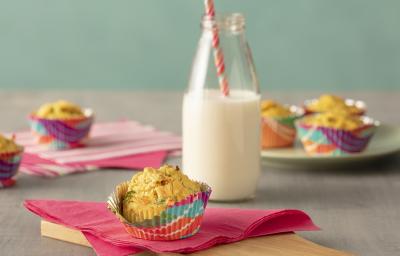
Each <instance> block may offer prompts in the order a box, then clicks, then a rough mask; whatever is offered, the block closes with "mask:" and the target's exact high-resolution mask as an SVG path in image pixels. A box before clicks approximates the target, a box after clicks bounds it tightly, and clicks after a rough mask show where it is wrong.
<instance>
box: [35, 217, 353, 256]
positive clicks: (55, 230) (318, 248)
mask: <svg viewBox="0 0 400 256" xmlns="http://www.w3.org/2000/svg"><path fill="white" fill-rule="evenodd" d="M40 227H41V235H42V236H44V237H49V238H53V239H57V240H61V241H65V242H69V243H73V244H78V245H82V246H86V247H90V248H92V246H91V245H90V243H89V242H88V240H87V239H86V237H85V236H84V235H83V234H82V233H81V232H80V231H79V230H75V229H71V228H67V227H64V226H62V225H59V224H54V223H51V222H48V221H44V220H41V225H40ZM260 240H261V241H262V242H261V243H263V244H268V246H269V247H270V248H269V249H270V250H271V251H277V253H278V252H279V251H281V250H280V249H279V248H282V245H281V244H282V240H285V245H287V247H288V248H289V247H290V248H292V249H291V250H292V251H290V250H289V249H288V250H287V251H286V253H288V252H289V251H290V255H301V254H297V253H296V252H295V251H293V250H296V249H299V252H300V253H301V251H303V252H304V251H305V250H309V254H308V255H321V256H354V254H351V253H348V252H343V251H338V250H335V249H332V248H329V247H325V246H322V245H319V244H316V243H314V242H311V241H309V240H307V239H305V238H303V237H301V236H299V235H297V234H295V233H284V234H276V235H271V236H263V237H256V238H250V239H246V240H243V241H240V242H237V243H232V244H226V245H220V246H216V247H213V248H210V249H208V250H205V251H200V252H197V253H194V254H193V255H198V256H202V255H226V253H224V251H226V250H230V251H231V252H235V251H237V252H239V251H240V250H241V248H243V247H249V248H252V247H254V246H257V244H260ZM228 246H229V248H227V247H228ZM281 253H282V251H281V252H280V253H278V254H275V253H274V255H289V254H281ZM146 255H149V254H146ZM150 255H154V254H150ZM161 255H164V256H167V255H178V254H174V253H165V254H161ZM241 255H242V254H241ZM265 255H269V254H265Z"/></svg>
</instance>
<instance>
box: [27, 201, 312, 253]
mask: <svg viewBox="0 0 400 256" xmlns="http://www.w3.org/2000/svg"><path fill="white" fill-rule="evenodd" d="M24 205H25V207H26V208H27V209H28V210H30V211H31V212H33V213H35V214H37V215H39V216H40V217H41V218H43V219H44V220H47V221H50V222H53V223H56V224H61V225H64V226H66V227H70V228H74V229H78V230H80V231H81V232H83V234H84V235H85V236H86V238H87V239H88V241H89V242H90V243H91V245H92V246H93V248H94V250H95V251H96V252H97V254H98V255H128V254H132V253H137V252H140V251H141V250H144V249H145V250H150V251H153V252H157V253H162V252H175V253H191V252H195V251H199V250H204V249H207V248H210V247H212V246H215V245H217V244H225V243H232V242H236V241H240V240H243V239H245V238H248V237H256V236H264V235H269V234H276V233H282V232H291V231H307V230H319V228H318V227H317V226H315V225H314V223H313V222H312V220H311V219H310V217H309V216H308V215H307V214H306V213H304V212H302V211H299V210H256V209H228V208H207V210H206V213H205V216H204V221H203V223H202V226H201V229H200V232H199V233H197V234H196V235H194V236H193V237H190V238H186V239H182V240H177V241H168V242H165V241H147V240H141V239H135V238H133V237H131V235H129V234H128V233H127V232H126V231H125V230H124V227H123V225H122V224H121V223H120V222H119V220H118V219H117V218H116V217H115V216H114V215H113V214H112V213H111V212H110V211H109V210H108V209H107V208H106V204H105V203H102V202H79V201H53V200H27V201H25V203H24Z"/></svg>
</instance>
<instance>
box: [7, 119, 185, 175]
mask: <svg viewBox="0 0 400 256" xmlns="http://www.w3.org/2000/svg"><path fill="white" fill-rule="evenodd" d="M15 135H16V141H17V143H19V144H21V145H23V146H24V147H25V154H24V157H23V159H22V163H21V168H20V171H21V172H23V173H27V174H30V175H37V176H45V177H57V176H60V175H65V174H70V173H76V172H87V171H91V170H96V169H99V168H126V169H141V168H144V167H147V166H152V167H159V166H160V165H161V164H162V163H163V161H164V160H165V158H166V156H168V155H169V154H170V153H171V152H176V150H180V149H181V145H182V143H181V138H180V137H178V136H176V135H174V134H171V133H168V132H161V131H158V130H156V129H155V128H154V127H152V126H146V125H142V124H140V123H138V122H134V121H119V122H112V123H97V124H94V125H93V127H92V130H91V134H90V138H89V139H88V140H87V142H86V146H85V147H82V148H76V149H69V150H62V151H51V150H48V149H47V148H45V147H43V146H41V145H38V144H37V143H36V141H35V138H34V136H33V135H32V134H31V133H30V132H20V133H16V134H15Z"/></svg>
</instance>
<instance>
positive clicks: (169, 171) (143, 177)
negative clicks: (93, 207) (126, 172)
mask: <svg viewBox="0 0 400 256" xmlns="http://www.w3.org/2000/svg"><path fill="white" fill-rule="evenodd" d="M210 194H211V188H210V187H209V186H207V185H206V184H204V183H199V182H196V181H192V180H190V179H189V178H188V177H187V176H186V175H185V174H183V173H182V172H181V171H180V170H179V168H178V167H172V166H169V165H164V166H162V167H160V168H159V169H155V168H149V167H148V168H145V169H144V170H143V172H141V173H138V174H136V175H134V176H133V177H132V179H131V181H128V182H124V183H122V184H120V185H118V186H117V187H116V189H115V192H114V193H113V194H112V195H111V196H110V197H109V200H108V208H109V209H110V210H111V211H112V212H113V213H114V214H115V215H116V216H117V217H118V218H119V220H120V221H121V222H122V223H123V224H124V226H125V229H126V231H127V232H128V233H130V234H131V235H132V236H133V237H135V238H140V239H146V240H177V239H183V238H187V237H190V236H193V235H194V234H196V233H197V232H198V231H199V229H200V225H201V222H202V219H203V214H204V211H205V208H206V206H207V202H208V198H209V196H210Z"/></svg>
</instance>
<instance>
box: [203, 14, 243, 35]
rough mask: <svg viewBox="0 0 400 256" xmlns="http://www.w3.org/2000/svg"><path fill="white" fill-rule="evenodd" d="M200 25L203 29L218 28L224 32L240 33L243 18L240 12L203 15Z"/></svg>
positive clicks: (241, 31)
mask: <svg viewBox="0 0 400 256" xmlns="http://www.w3.org/2000/svg"><path fill="white" fill-rule="evenodd" d="M201 27H202V29H203V31H212V30H218V31H220V32H225V33H231V34H240V33H243V32H244V29H245V19H244V16H243V15H242V14H240V13H232V14H229V15H221V16H220V15H217V16H215V17H209V16H206V15H204V16H203V19H202V22H201Z"/></svg>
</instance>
